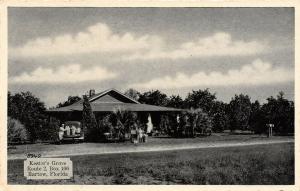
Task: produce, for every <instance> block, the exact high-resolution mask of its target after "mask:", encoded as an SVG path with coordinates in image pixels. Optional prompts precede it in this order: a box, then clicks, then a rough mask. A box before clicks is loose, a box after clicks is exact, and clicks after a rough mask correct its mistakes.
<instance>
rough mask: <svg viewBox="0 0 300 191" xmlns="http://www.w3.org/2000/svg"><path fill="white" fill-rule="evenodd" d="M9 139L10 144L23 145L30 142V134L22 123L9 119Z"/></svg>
mask: <svg viewBox="0 0 300 191" xmlns="http://www.w3.org/2000/svg"><path fill="white" fill-rule="evenodd" d="M7 139H8V140H7V141H8V143H21V142H25V141H27V140H28V132H27V130H26V128H25V127H24V125H23V124H21V122H20V121H18V120H16V119H12V118H10V117H8V119H7Z"/></svg>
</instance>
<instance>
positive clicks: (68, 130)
mask: <svg viewBox="0 0 300 191" xmlns="http://www.w3.org/2000/svg"><path fill="white" fill-rule="evenodd" d="M65 131H66V134H67V136H70V127H69V126H68V125H67V126H66V128H65Z"/></svg>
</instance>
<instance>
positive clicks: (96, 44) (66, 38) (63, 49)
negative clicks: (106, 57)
mask: <svg viewBox="0 0 300 191" xmlns="http://www.w3.org/2000/svg"><path fill="white" fill-rule="evenodd" d="M159 44H160V38H159V37H157V36H154V35H143V36H140V37H138V36H136V35H134V34H132V33H129V32H128V33H125V34H123V35H119V34H116V33H113V32H112V31H111V29H110V28H109V27H108V26H107V25H106V24H103V23H97V24H95V25H93V26H90V27H88V28H87V29H86V30H85V31H84V32H79V33H77V34H75V35H71V34H64V35H60V36H56V37H53V38H50V37H42V38H37V39H33V40H29V41H28V42H26V43H25V44H24V45H22V46H19V47H12V48H11V49H10V51H9V52H10V56H12V57H42V56H57V55H71V54H84V53H113V52H131V51H137V50H139V51H140V50H145V49H155V47H156V46H159Z"/></svg>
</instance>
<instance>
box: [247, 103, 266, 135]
mask: <svg viewBox="0 0 300 191" xmlns="http://www.w3.org/2000/svg"><path fill="white" fill-rule="evenodd" d="M261 107H262V106H261V105H260V103H259V102H258V101H257V100H256V101H255V102H254V103H251V114H250V119H249V125H250V129H251V130H253V131H254V132H255V133H257V134H261V133H266V131H267V128H266V119H265V116H264V115H263V112H262V109H261Z"/></svg>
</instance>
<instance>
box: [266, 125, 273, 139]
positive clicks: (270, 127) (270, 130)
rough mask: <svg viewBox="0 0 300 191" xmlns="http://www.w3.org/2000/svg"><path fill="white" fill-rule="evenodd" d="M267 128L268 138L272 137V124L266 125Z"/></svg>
mask: <svg viewBox="0 0 300 191" xmlns="http://www.w3.org/2000/svg"><path fill="white" fill-rule="evenodd" d="M267 127H268V137H272V136H273V127H274V124H272V123H269V124H267Z"/></svg>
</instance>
